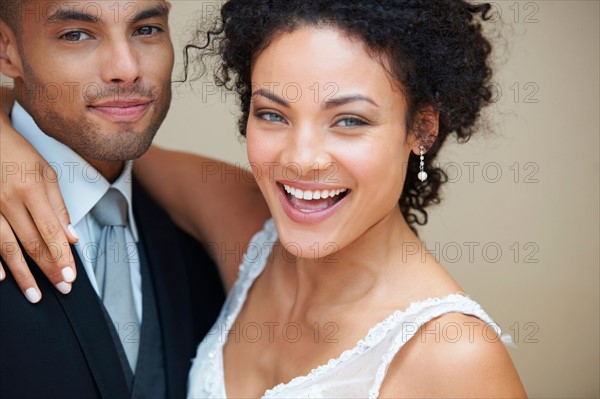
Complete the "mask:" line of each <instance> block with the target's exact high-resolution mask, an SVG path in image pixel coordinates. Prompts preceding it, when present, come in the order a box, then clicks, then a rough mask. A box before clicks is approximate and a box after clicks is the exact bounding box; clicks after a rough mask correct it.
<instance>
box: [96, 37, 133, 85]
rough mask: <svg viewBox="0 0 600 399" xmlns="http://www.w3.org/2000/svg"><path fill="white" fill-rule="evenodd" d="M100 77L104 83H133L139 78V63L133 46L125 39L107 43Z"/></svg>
mask: <svg viewBox="0 0 600 399" xmlns="http://www.w3.org/2000/svg"><path fill="white" fill-rule="evenodd" d="M106 50H107V51H106V52H105V53H104V67H103V68H102V79H103V81H104V82H105V83H125V84H127V83H135V82H136V81H137V80H138V79H139V78H140V63H139V60H138V55H137V52H136V50H135V48H134V47H133V46H132V45H131V44H130V43H129V42H127V41H126V40H121V41H113V42H111V43H107V49H106Z"/></svg>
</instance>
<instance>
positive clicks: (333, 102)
mask: <svg viewBox="0 0 600 399" xmlns="http://www.w3.org/2000/svg"><path fill="white" fill-rule="evenodd" d="M356 101H366V102H368V103H370V104H373V105H374V106H376V107H377V108H379V105H378V104H377V103H376V102H375V101H374V100H372V99H371V98H369V97H367V96H363V95H361V94H351V95H347V96H341V97H335V98H330V99H327V100H326V101H325V103H324V104H323V108H324V109H330V108H334V107H339V106H340V105H345V104H348V103H352V102H356Z"/></svg>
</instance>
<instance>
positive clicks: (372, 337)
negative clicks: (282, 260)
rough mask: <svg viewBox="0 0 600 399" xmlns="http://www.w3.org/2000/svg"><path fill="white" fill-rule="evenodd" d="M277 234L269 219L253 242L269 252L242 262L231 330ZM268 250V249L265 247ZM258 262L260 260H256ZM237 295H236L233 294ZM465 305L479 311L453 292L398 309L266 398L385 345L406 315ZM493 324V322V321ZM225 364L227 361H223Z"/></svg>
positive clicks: (228, 326) (229, 321)
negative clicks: (433, 308)
mask: <svg viewBox="0 0 600 399" xmlns="http://www.w3.org/2000/svg"><path fill="white" fill-rule="evenodd" d="M277 239H278V237H277V231H276V229H275V225H274V222H273V220H272V219H270V220H268V221H267V222H266V223H265V226H264V229H263V230H261V231H260V232H258V233H257V234H256V235H255V236H254V237H253V238H252V240H251V242H259V243H265V244H268V245H265V247H267V248H265V249H268V250H265V251H262V253H261V254H260V258H259V259H257V260H255V261H254V262H246V261H244V262H242V265H241V266H240V272H239V273H240V275H239V279H238V281H237V282H236V283H235V285H234V288H233V290H232V291H239V292H236V294H237V295H236V298H235V304H234V305H233V306H232V307H231V308H230V312H228V314H227V315H225V316H226V317H225V325H226V329H227V330H229V329H231V326H232V325H233V323H234V322H235V320H236V319H237V317H238V315H239V313H240V311H241V308H242V306H243V304H244V303H245V302H246V297H247V295H248V291H249V289H250V287H251V286H252V284H253V283H254V281H255V280H256V278H257V277H258V276H259V275H260V274H261V273H262V271H263V270H264V268H265V266H266V263H267V259H268V257H269V254H270V252H271V250H272V247H273V245H274V243H275V242H276V241H277ZM263 248H264V247H263ZM248 258H251V257H250V256H247V257H246V256H245V259H248ZM252 258H253V259H256V257H252ZM232 293H233V292H232ZM456 302H462V303H463V304H464V305H466V306H465V307H476V308H479V305H478V304H477V303H476V302H474V301H473V300H472V299H471V298H469V297H468V296H466V295H464V293H462V292H461V293H453V294H449V295H447V296H445V297H439V298H437V297H435V298H426V299H423V300H419V301H414V302H411V303H410V304H409V306H408V307H407V308H406V309H404V310H396V311H394V312H393V313H392V314H391V315H389V316H388V317H386V318H385V319H383V320H382V321H380V322H378V323H377V324H375V325H374V326H373V327H371V328H370V329H369V331H368V332H367V334H366V336H365V337H364V338H362V339H360V340H359V341H358V342H357V343H356V345H354V346H353V347H352V348H350V349H346V350H344V351H343V352H342V353H341V354H340V355H339V356H338V357H336V358H332V359H330V360H329V361H328V362H327V363H323V364H320V365H318V366H316V367H315V368H313V369H312V370H311V371H310V372H308V373H307V374H304V375H299V376H297V377H294V378H292V379H291V380H289V381H288V382H282V383H279V384H277V385H275V386H274V387H272V388H270V389H267V390H266V391H265V392H264V393H263V395H262V397H265V398H268V397H270V396H272V395H276V394H278V393H280V392H281V391H282V390H284V389H287V388H291V387H295V386H297V385H299V384H301V383H303V382H305V381H308V380H312V379H314V378H316V377H318V376H321V375H324V374H326V373H327V372H329V371H330V370H332V369H334V368H335V367H336V366H338V365H339V364H340V363H343V362H346V361H348V360H349V359H351V358H353V357H355V356H358V355H360V354H361V353H363V352H364V351H366V350H367V349H369V348H371V347H373V346H374V345H377V344H378V343H379V342H381V341H382V340H383V339H384V338H385V337H386V333H387V332H388V331H390V330H391V329H393V328H395V327H396V326H397V325H398V323H399V322H400V321H401V320H403V319H404V318H405V317H406V316H409V315H413V314H416V313H419V312H421V311H422V310H423V309H425V308H427V307H430V306H433V305H435V306H439V305H440V304H443V303H449V304H452V303H456ZM490 321H491V320H490ZM226 343H227V339H224V340H220V341H219V347H218V348H216V352H218V353H219V355H220V357H221V360H222V361H223V360H224V355H223V349H224V347H225V344H226ZM223 363H224V361H223ZM221 370H222V373H221V378H222V384H223V385H222V386H223V390H224V391H225V392H226V386H225V368H224V367H222V369H221Z"/></svg>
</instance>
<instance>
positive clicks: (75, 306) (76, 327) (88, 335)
mask: <svg viewBox="0 0 600 399" xmlns="http://www.w3.org/2000/svg"><path fill="white" fill-rule="evenodd" d="M71 251H72V252H73V255H74V257H75V264H76V267H77V275H78V276H79V278H78V279H77V280H75V282H74V283H73V289H72V291H71V293H70V294H68V295H62V294H60V293H58V292H57V291H56V290H52V292H53V294H54V295H55V296H56V298H57V299H58V301H59V303H60V304H61V306H62V308H63V310H64V312H65V314H66V316H67V319H68V320H69V323H70V324H71V327H72V328H73V331H74V332H75V335H76V336H77V340H78V342H79V345H80V346H81V349H82V350H83V353H84V354H85V357H86V359H87V363H88V365H89V368H90V370H91V372H92V375H93V376H94V379H95V381H96V384H97V386H98V390H99V391H100V394H101V396H102V397H103V398H111V399H112V398H126V397H129V390H128V386H127V382H126V380H125V377H124V374H123V371H122V366H121V362H120V361H119V356H118V354H117V350H116V348H115V344H114V342H113V338H112V336H111V333H110V329H109V326H108V324H107V321H106V318H105V316H104V312H103V311H102V304H101V302H100V299H99V298H98V295H97V294H96V292H95V291H94V288H93V287H92V285H91V283H90V281H89V279H88V278H87V274H86V271H85V269H84V268H83V265H82V263H81V260H80V259H79V256H78V255H77V251H76V250H75V248H74V247H73V246H71Z"/></svg>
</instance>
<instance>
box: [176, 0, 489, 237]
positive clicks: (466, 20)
mask: <svg viewBox="0 0 600 399" xmlns="http://www.w3.org/2000/svg"><path fill="white" fill-rule="evenodd" d="M490 8H491V6H490V5H489V4H479V5H474V4H472V3H468V2H466V1H463V0H229V1H227V2H226V3H225V4H224V5H223V7H222V9H221V15H220V19H219V20H218V21H216V22H215V25H214V26H213V27H212V28H211V29H209V30H206V29H198V30H197V31H196V40H198V41H199V43H196V44H189V45H188V46H186V48H185V59H184V63H185V73H186V79H187V75H188V67H189V62H190V52H189V51H190V50H192V49H199V50H203V51H202V52H201V54H200V55H199V57H198V59H197V60H198V61H199V62H200V64H198V65H202V66H203V67H204V66H205V63H204V60H205V58H206V56H210V55H217V56H219V58H218V59H219V61H218V63H219V65H218V66H217V68H216V72H215V80H216V83H217V85H219V86H222V87H224V88H226V89H228V90H232V91H235V92H237V94H238V95H239V99H240V102H241V111H242V115H241V117H240V119H239V130H240V133H241V134H242V135H243V136H245V134H246V124H247V121H248V117H249V112H250V101H251V97H252V82H251V70H252V65H253V62H254V60H255V59H256V58H257V56H258V55H260V53H261V52H262V51H263V50H264V49H265V48H266V47H267V46H268V45H269V43H270V42H271V40H272V39H273V38H274V37H275V35H277V34H278V33H281V32H291V31H293V30H295V29H297V28H300V27H302V26H332V27H335V28H338V29H341V30H342V31H344V32H346V33H347V34H348V35H350V36H352V37H355V38H359V39H360V40H362V41H363V42H364V43H365V44H366V45H367V48H368V49H369V50H370V51H371V52H372V54H373V55H376V56H383V57H386V59H387V61H388V65H389V72H390V74H391V75H392V77H393V78H394V80H395V82H397V83H398V84H399V86H400V87H401V89H402V91H403V93H404V95H405V96H406V98H407V103H408V112H407V120H406V127H407V131H408V132H412V133H414V134H416V137H417V139H418V140H419V141H420V142H421V144H422V145H423V146H424V147H425V148H426V150H427V162H426V163H425V171H426V172H427V174H428V178H427V180H426V181H424V182H421V181H420V180H419V179H418V178H417V174H418V172H419V163H420V159H419V156H418V155H415V154H414V153H412V152H411V154H410V157H409V162H408V167H407V175H406V181H405V185H404V189H403V191H402V195H401V197H400V201H399V204H400V209H401V211H402V214H403V215H404V218H405V219H406V221H407V223H408V224H409V226H411V229H412V230H413V231H414V232H415V233H416V229H415V226H414V225H415V224H418V225H424V224H426V223H427V212H426V210H425V208H427V207H428V206H430V205H431V204H437V203H439V202H440V199H441V197H440V187H441V186H442V184H443V183H445V182H447V180H448V177H447V175H446V173H445V172H444V171H443V169H442V168H439V167H435V166H434V163H433V161H434V160H435V158H436V156H437V153H438V151H439V149H440V148H441V146H442V145H443V144H444V142H445V141H446V138H447V137H448V135H449V134H455V135H456V138H457V141H458V142H459V143H464V142H467V141H468V140H469V138H470V137H471V135H472V134H473V133H474V132H475V130H476V128H477V121H478V120H479V118H480V114H481V111H482V109H483V108H484V107H485V106H486V105H488V104H490V103H491V102H492V91H491V84H490V80H491V76H492V70H491V66H490V64H491V61H490V54H491V50H492V47H491V44H490V42H489V41H488V40H487V39H486V37H485V36H484V34H483V32H482V26H481V21H482V20H487V19H488V15H487V14H488V13H489V12H490ZM425 106H433V108H434V109H435V110H436V111H438V112H439V131H438V135H437V139H434V138H433V137H428V136H427V134H426V133H425V132H423V131H422V129H420V127H419V126H415V124H416V123H415V121H416V120H417V119H418V118H417V116H418V113H419V112H420V111H421V110H422V109H423V107H425Z"/></svg>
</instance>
